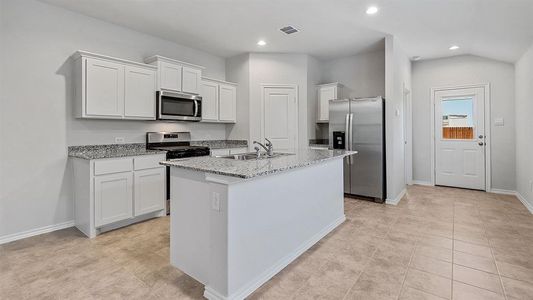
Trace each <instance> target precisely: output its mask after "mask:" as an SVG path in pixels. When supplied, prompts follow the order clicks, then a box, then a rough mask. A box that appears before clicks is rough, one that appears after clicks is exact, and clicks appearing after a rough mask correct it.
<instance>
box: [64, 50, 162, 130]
mask: <svg viewBox="0 0 533 300" xmlns="http://www.w3.org/2000/svg"><path fill="white" fill-rule="evenodd" d="M73 58H74V89H75V92H74V94H75V104H74V112H75V115H76V117H78V118H93V119H130V120H155V95H156V94H155V92H156V68H155V67H154V66H151V65H146V64H142V63H137V62H132V61H127V60H123V59H119V58H113V57H109V56H104V55H99V54H93V53H89V52H84V51H78V52H76V53H75V54H74V56H73Z"/></svg>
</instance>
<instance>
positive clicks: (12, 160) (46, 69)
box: [0, 0, 226, 237]
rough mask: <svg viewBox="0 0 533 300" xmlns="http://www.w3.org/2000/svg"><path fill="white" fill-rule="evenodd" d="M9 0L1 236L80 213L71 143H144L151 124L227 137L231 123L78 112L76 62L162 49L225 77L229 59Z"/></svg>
mask: <svg viewBox="0 0 533 300" xmlns="http://www.w3.org/2000/svg"><path fill="white" fill-rule="evenodd" d="M1 1H2V2H1V4H2V10H1V16H0V19H1V20H0V22H1V23H0V37H1V46H0V48H1V49H2V51H3V55H1V56H0V70H1V73H2V77H1V82H0V85H1V87H2V89H1V90H0V100H1V101H0V105H1V106H0V141H1V144H0V154H1V155H0V163H1V166H2V167H1V169H0V184H1V186H0V187H1V189H0V237H2V236H6V235H9V234H14V233H19V232H23V231H26V230H32V229H36V228H41V227H44V226H49V225H54V224H58V223H62V222H66V221H70V220H72V219H73V211H72V190H71V174H70V169H69V168H67V146H68V145H77V144H95V143H98V144H100V143H113V142H114V137H115V136H122V137H125V139H126V142H142V141H144V133H145V132H146V131H151V130H191V131H192V134H193V138H195V139H211V138H213V139H218V138H225V135H226V128H225V125H209V124H199V123H196V124H192V123H158V122H143V121H135V122H133V121H126V122H125V121H97V120H79V119H74V118H73V117H72V115H73V114H72V76H71V63H70V61H69V56H71V55H72V54H73V53H74V52H75V51H76V50H79V49H82V50H87V51H91V52H96V53H101V54H106V55H110V56H116V57H120V58H125V59H130V60H135V61H142V60H143V58H144V57H147V56H150V55H153V54H160V55H164V56H168V57H171V58H175V59H179V60H184V61H188V62H191V63H194V64H199V65H203V66H205V67H206V68H207V69H206V70H205V75H207V76H210V77H215V78H221V79H224V77H225V60H224V59H223V58H220V57H216V56H213V55H210V54H207V53H205V52H202V51H198V50H194V49H191V48H188V47H184V46H181V45H178V44H175V43H172V42H169V41H165V40H162V39H159V38H155V37H152V36H148V35H145V34H142V33H138V32H135V31H132V30H129V29H126V28H123V27H119V26H116V25H112V24H110V23H106V22H103V21H99V20H97V19H93V18H90V17H86V16H83V15H80V14H77V13H73V12H70V11H67V10H64V9H61V8H57V7H55V6H51V5H48V4H44V3H41V2H37V1H32V0H25V1H15V0H1Z"/></svg>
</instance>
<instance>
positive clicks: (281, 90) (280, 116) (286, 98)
mask: <svg viewBox="0 0 533 300" xmlns="http://www.w3.org/2000/svg"><path fill="white" fill-rule="evenodd" d="M263 101H264V102H263V134H262V137H263V138H267V139H269V140H271V141H272V143H273V144H274V149H275V150H281V151H293V150H294V149H295V148H296V143H297V132H298V121H297V118H298V116H297V109H296V106H297V101H296V87H264V89H263Z"/></svg>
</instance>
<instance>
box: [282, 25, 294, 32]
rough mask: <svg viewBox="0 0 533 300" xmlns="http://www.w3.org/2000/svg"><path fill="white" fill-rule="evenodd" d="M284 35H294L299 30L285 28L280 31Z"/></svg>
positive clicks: (289, 27)
mask: <svg viewBox="0 0 533 300" xmlns="http://www.w3.org/2000/svg"><path fill="white" fill-rule="evenodd" d="M280 30H281V31H282V32H283V33H285V34H293V33H296V32H298V29H296V28H294V27H292V26H290V25H289V26H285V27H283V28H281V29H280Z"/></svg>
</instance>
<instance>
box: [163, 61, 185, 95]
mask: <svg viewBox="0 0 533 300" xmlns="http://www.w3.org/2000/svg"><path fill="white" fill-rule="evenodd" d="M182 70H183V67H182V66H180V65H175V64H170V63H166V62H161V63H160V64H159V87H160V89H164V90H171V91H181V72H182Z"/></svg>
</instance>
